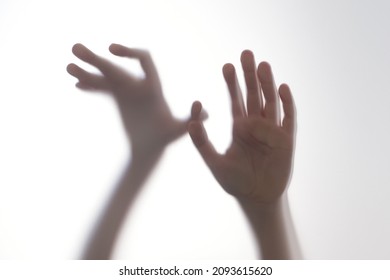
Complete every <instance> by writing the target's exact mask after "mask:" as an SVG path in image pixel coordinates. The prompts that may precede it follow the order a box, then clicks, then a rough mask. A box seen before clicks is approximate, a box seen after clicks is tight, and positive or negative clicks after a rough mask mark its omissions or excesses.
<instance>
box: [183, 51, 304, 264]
mask: <svg viewBox="0 0 390 280" xmlns="http://www.w3.org/2000/svg"><path fill="white" fill-rule="evenodd" d="M241 64H242V68H243V71H244V76H245V83H246V88H247V99H246V106H245V105H244V101H243V97H242V94H241V90H240V87H239V84H238V81H237V76H236V71H235V68H234V66H233V65H232V64H226V65H225V66H224V68H223V74H224V77H225V81H226V83H227V86H228V89H229V93H230V98H231V104H232V114H233V141H232V143H231V145H230V147H229V148H228V149H227V151H226V152H225V154H219V153H217V152H216V151H215V149H214V147H213V145H212V144H211V142H210V141H209V140H208V137H207V133H206V130H205V128H204V127H203V124H202V121H201V120H200V119H199V114H200V112H201V109H202V105H201V104H200V103H199V102H195V103H194V104H193V107H192V121H191V123H190V124H189V127H188V130H189V133H190V135H191V138H192V140H193V142H194V144H195V146H196V147H197V149H198V151H199V152H200V154H201V156H202V157H203V159H204V161H205V162H206V164H207V165H208V167H209V168H210V170H211V172H212V173H213V175H214V177H215V178H216V180H217V181H218V182H219V183H220V185H221V186H222V187H223V189H224V190H225V191H226V192H228V193H229V194H231V195H233V196H235V197H236V198H237V200H238V202H239V203H240V205H241V207H242V208H243V210H244V213H245V214H246V216H247V217H248V220H249V222H250V224H251V226H252V228H253V230H254V232H255V235H256V238H257V241H258V244H259V247H260V248H259V249H260V250H261V253H262V256H263V258H265V259H290V258H300V255H299V252H298V250H297V248H298V242H297V239H296V237H295V233H294V229H293V225H292V221H291V216H290V213H289V208H288V201H287V187H288V184H289V181H290V176H291V172H292V165H293V155H294V147H295V130H296V113H295V106H294V101H293V98H292V95H291V92H290V89H289V87H288V86H287V85H285V84H283V85H281V86H280V87H279V90H278V89H277V88H276V86H275V82H274V78H273V74H272V70H271V67H270V65H269V64H268V63H266V62H262V63H260V64H259V66H258V68H257V70H256V66H255V60H254V56H253V54H252V52H250V51H244V52H243V53H242V55H241ZM279 99H281V101H282V104H283V110H284V118H283V121H281V116H280V108H279Z"/></svg>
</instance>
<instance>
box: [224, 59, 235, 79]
mask: <svg viewBox="0 0 390 280" xmlns="http://www.w3.org/2000/svg"><path fill="white" fill-rule="evenodd" d="M222 73H223V76H224V78H225V80H226V81H228V80H231V79H233V78H234V76H235V75H236V69H235V68H234V65H233V64H231V63H226V64H225V65H224V66H223V67H222Z"/></svg>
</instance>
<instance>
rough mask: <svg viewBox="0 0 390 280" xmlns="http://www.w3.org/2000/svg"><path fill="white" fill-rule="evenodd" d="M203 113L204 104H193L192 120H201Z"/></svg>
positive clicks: (198, 102) (197, 102)
mask: <svg viewBox="0 0 390 280" xmlns="http://www.w3.org/2000/svg"><path fill="white" fill-rule="evenodd" d="M201 111H202V103H200V101H195V102H194V103H192V108H191V118H192V119H199V116H200V112H201Z"/></svg>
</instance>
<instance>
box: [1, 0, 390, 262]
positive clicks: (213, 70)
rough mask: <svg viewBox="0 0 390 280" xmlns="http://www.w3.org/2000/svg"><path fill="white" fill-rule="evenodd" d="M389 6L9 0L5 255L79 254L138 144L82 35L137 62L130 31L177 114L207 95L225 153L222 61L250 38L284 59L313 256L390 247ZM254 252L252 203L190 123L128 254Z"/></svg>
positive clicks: (258, 49)
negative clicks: (243, 203) (97, 80)
mask: <svg viewBox="0 0 390 280" xmlns="http://www.w3.org/2000/svg"><path fill="white" fill-rule="evenodd" d="M389 12H390V4H389V2H388V1H385V0H383V1H368V0H363V1H325V0H321V1H309V0H307V1H287V0H286V1H281V0H279V1H249V0H246V1H242V0H240V1H222V0H220V1H206V0H204V1H157V0H156V1H151V0H148V1H119V0H111V1H76V0H68V1H43V0H40V1H21V0H20V1H16V0H13V1H4V0H3V1H1V2H0V258H2V259H14V258H15V259H24V258H27V259H49V258H54V259H74V258H78V257H79V255H80V250H81V249H82V247H83V246H84V243H85V241H86V239H87V237H88V235H89V233H90V230H91V228H92V226H93V224H94V222H95V220H96V218H97V215H98V213H99V211H100V210H101V208H102V206H103V204H104V202H105V199H106V198H107V197H108V195H109V194H110V191H111V189H112V188H113V186H114V185H115V183H116V181H117V179H118V177H119V176H120V174H121V171H122V169H123V167H124V164H125V163H126V161H127V160H128V149H127V146H126V145H127V144H126V142H125V139H124V133H123V130H122V127H121V123H120V120H119V117H118V114H117V111H116V108H115V106H114V104H113V103H112V101H111V100H110V99H108V98H107V97H105V96H101V95H98V94H97V95H95V94H89V93H84V92H81V91H79V90H77V89H76V88H75V87H74V84H75V79H74V78H72V77H71V76H69V75H68V74H67V73H66V71H65V68H66V65H67V64H68V63H70V62H78V61H77V59H75V58H74V57H73V55H72V53H71V48H72V45H73V44H74V43H77V42H81V43H84V44H85V45H86V46H88V47H89V48H91V49H92V50H93V51H95V52H97V53H99V54H101V55H103V56H106V57H109V58H112V59H113V61H115V62H118V63H124V64H123V65H126V66H129V67H130V69H136V65H134V64H132V63H129V62H127V61H125V60H124V59H119V58H114V57H112V55H110V54H109V52H108V50H107V48H108V46H109V44H110V43H112V42H116V43H121V44H125V45H128V46H131V47H142V48H147V49H149V50H150V51H151V53H152V55H153V57H154V59H155V63H156V65H157V67H158V69H159V72H160V76H161V79H162V82H163V87H164V92H165V96H166V98H167V100H168V102H169V104H170V106H171V109H172V111H173V113H174V114H175V115H176V116H177V117H178V118H185V117H187V116H188V114H189V110H190V106H191V103H192V101H193V100H201V101H202V103H203V104H204V107H205V108H206V110H207V111H208V113H209V116H210V117H209V120H208V121H207V124H206V128H207V130H208V131H209V136H210V138H211V140H212V141H213V142H214V143H215V146H216V147H217V149H218V150H219V151H221V152H223V151H224V149H225V148H226V147H227V146H228V144H229V142H230V129H231V117H230V111H229V100H228V94H227V90H226V86H225V84H224V82H223V78H222V74H221V68H222V65H223V64H224V63H226V62H232V63H234V64H236V65H237V66H239V57H240V53H241V51H242V50H243V49H251V50H253V52H254V53H255V56H256V58H257V60H258V61H261V60H266V61H268V62H270V63H271V65H272V67H273V70H274V74H275V77H276V82H277V83H278V84H280V83H282V82H286V83H288V84H289V85H290V87H291V89H292V91H293V94H294V97H295V100H296V104H297V109H298V142H297V150H296V159H295V169H294V174H293V178H292V182H291V184H290V189H289V197H290V204H291V210H292V214H293V218H294V221H295V226H296V230H297V232H298V235H299V239H300V242H301V247H302V250H303V253H304V257H305V258H307V259H389V258H390V241H389V240H388V236H390V204H389V203H388V199H389V197H390V189H389V182H390V172H389V171H388V158H389V157H390V148H389V144H388V143H390V142H389V140H390V139H389V138H390V137H389V135H390V134H389V133H388V123H387V121H388V120H389V119H390V111H389V110H388V107H389V106H388V104H389V102H390V97H389V95H390V90H389V88H388V86H387V81H388V77H389V74H390V55H389V54H388V52H389V50H390V40H389V39H388V38H389V31H390V17H389ZM80 65H83V64H81V63H80ZM89 69H90V68H89ZM240 79H241V77H240ZM241 81H242V79H241ZM255 257H256V249H255V246H254V241H253V237H252V235H251V232H250V230H249V228H248V227H247V222H246V220H245V218H244V217H243V216H242V213H241V212H240V209H239V208H238V206H237V204H236V203H235V201H234V199H232V198H231V197H229V196H228V195H227V194H225V193H224V192H223V191H222V189H221V188H220V186H218V184H217V183H216V182H215V181H214V179H213V177H212V175H211V174H210V173H209V171H208V170H207V168H206V166H205V165H204V164H203V162H202V160H201V159H200V157H199V155H198V154H197V152H196V150H195V149H194V148H193V146H192V143H191V141H190V139H189V137H188V136H185V137H183V138H182V139H180V140H179V141H177V142H175V143H174V144H173V145H172V146H170V147H169V148H168V149H167V151H166V153H165V156H164V158H163V160H162V161H161V163H160V164H159V166H158V168H157V169H156V170H155V172H154V176H153V177H152V178H150V180H149V181H148V184H147V185H146V186H145V189H144V192H143V193H142V194H141V196H140V197H139V200H138V201H137V204H136V206H135V207H134V208H133V209H132V212H131V214H130V215H129V217H128V220H127V222H126V225H125V226H124V228H123V231H122V233H121V236H120V239H119V240H118V242H117V246H116V250H115V254H114V258H123V259H125V258H126V259H129V258H133V259H150V258H164V259H252V258H255Z"/></svg>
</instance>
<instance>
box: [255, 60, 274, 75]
mask: <svg viewBox="0 0 390 280" xmlns="http://www.w3.org/2000/svg"><path fill="white" fill-rule="evenodd" d="M271 72H272V68H271V64H269V63H268V62H267V61H262V62H260V63H259V66H258V67H257V73H258V74H260V75H264V74H269V73H271Z"/></svg>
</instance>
